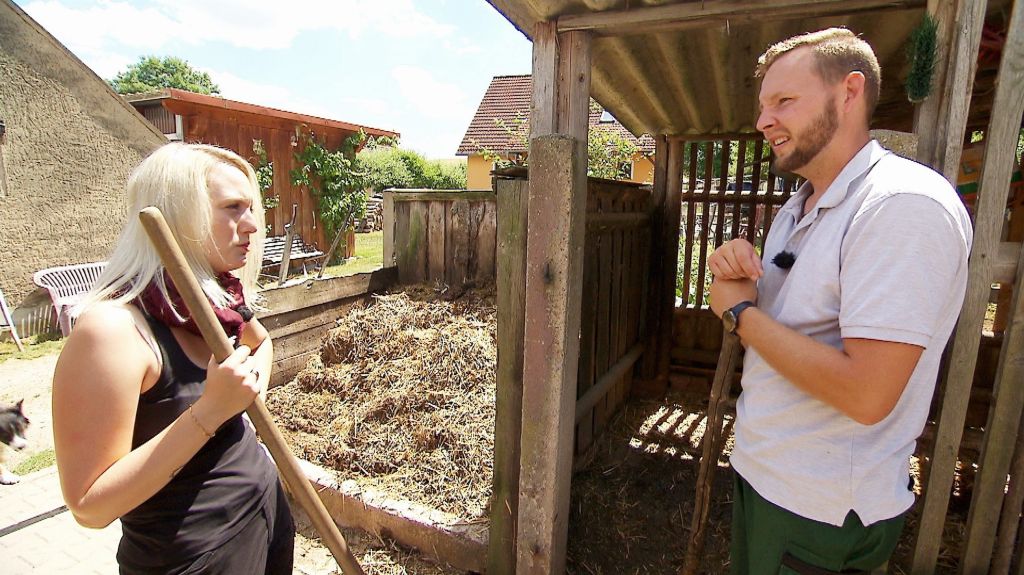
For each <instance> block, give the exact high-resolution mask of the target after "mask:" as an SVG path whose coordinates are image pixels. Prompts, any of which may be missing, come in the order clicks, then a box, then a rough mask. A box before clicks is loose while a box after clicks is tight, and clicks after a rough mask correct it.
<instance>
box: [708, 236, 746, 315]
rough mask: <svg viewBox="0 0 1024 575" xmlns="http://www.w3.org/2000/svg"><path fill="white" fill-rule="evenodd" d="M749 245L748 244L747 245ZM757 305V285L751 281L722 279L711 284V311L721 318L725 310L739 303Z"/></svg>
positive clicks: (718, 278)
mask: <svg viewBox="0 0 1024 575" xmlns="http://www.w3.org/2000/svg"><path fill="white" fill-rule="evenodd" d="M748 245H749V244H748ZM748 300H749V301H752V302H754V303H757V284H756V283H754V280H751V279H745V278H744V279H723V278H721V277H715V281H713V282H711V300H710V302H709V303H710V304H711V311H713V312H715V315H717V316H718V317H722V314H723V313H724V312H725V310H727V309H729V308H731V307H732V306H734V305H736V304H738V303H740V302H741V301H748Z"/></svg>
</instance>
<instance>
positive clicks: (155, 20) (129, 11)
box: [24, 0, 184, 52]
mask: <svg viewBox="0 0 1024 575" xmlns="http://www.w3.org/2000/svg"><path fill="white" fill-rule="evenodd" d="M24 9H25V11H26V12H27V13H28V14H29V15H30V16H32V18H33V19H35V20H36V21H37V22H39V24H41V25H42V26H43V28H46V30H47V31H48V32H49V33H50V34H53V35H54V36H55V37H57V38H58V39H60V41H61V42H63V43H64V44H65V45H67V46H68V47H69V48H71V49H72V51H76V52H77V51H80V50H100V49H102V48H104V47H105V46H106V45H107V44H108V43H109V42H110V41H111V40H115V39H116V41H117V42H120V43H122V44H125V45H127V46H130V47H132V48H138V49H140V50H141V51H146V50H157V49H159V48H160V47H161V46H163V45H165V44H166V43H167V42H168V41H169V40H170V39H172V38H174V37H176V36H178V35H180V34H182V33H183V32H184V30H182V29H181V24H180V22H179V21H178V20H176V19H174V18H171V17H169V16H167V15H165V14H164V13H162V12H161V11H159V10H156V9H154V8H144V9H140V8H136V7H134V6H131V5H129V4H126V3H123V2H106V3H103V4H100V5H97V6H93V7H89V8H80V9H75V8H69V7H67V6H65V5H63V4H61V3H60V2H59V1H56V0H49V1H45V0H44V1H41V2H30V3H28V4H26V5H25V6H24Z"/></svg>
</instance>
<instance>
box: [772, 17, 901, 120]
mask: <svg viewBox="0 0 1024 575" xmlns="http://www.w3.org/2000/svg"><path fill="white" fill-rule="evenodd" d="M804 46H807V47H810V48H811V50H812V51H813V52H814V58H815V61H816V62H817V63H818V66H817V69H818V75H819V76H821V78H822V79H823V80H824V81H825V82H827V83H829V84H835V83H836V82H839V81H840V80H842V79H843V78H845V77H846V75H847V74H849V73H850V72H860V73H862V74H864V79H865V82H864V97H865V98H866V101H867V113H868V120H869V121H870V120H871V116H872V114H874V113H875V106H877V105H878V94H879V92H880V90H881V87H882V69H881V67H880V66H879V65H878V58H876V57H875V52H874V50H872V49H871V46H870V45H869V44H868V43H867V42H865V41H864V40H862V39H860V38H858V37H857V35H856V34H854V33H853V32H851V31H849V30H847V29H846V28H828V29H825V30H819V31H817V32H808V33H807V34H800V35H799V36H793V37H792V38H788V39H786V40H783V41H782V42H779V43H777V44H774V45H772V46H771V47H770V48H768V49H767V50H765V53H764V54H762V55H761V57H760V58H758V59H757V68H756V69H755V70H754V76H755V77H757V78H763V77H764V75H765V74H766V73H767V72H768V68H771V66H772V64H774V63H775V61H776V60H778V59H779V58H780V57H781V56H782V55H784V54H787V53H789V52H791V51H793V50H795V49H797V48H802V47H804Z"/></svg>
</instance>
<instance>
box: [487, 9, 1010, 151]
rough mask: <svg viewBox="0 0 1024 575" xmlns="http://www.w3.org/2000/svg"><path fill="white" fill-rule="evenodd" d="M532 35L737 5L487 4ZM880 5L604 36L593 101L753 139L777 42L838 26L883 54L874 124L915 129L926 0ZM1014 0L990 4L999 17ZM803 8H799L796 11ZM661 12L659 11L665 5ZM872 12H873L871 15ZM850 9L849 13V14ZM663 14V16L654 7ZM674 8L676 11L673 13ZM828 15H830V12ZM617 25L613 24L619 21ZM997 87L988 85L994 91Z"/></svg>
mask: <svg viewBox="0 0 1024 575" xmlns="http://www.w3.org/2000/svg"><path fill="white" fill-rule="evenodd" d="M488 1H489V2H490V3H491V4H492V5H493V6H494V7H495V8H496V9H497V10H498V11H499V12H501V13H502V14H503V15H505V17H506V18H508V19H509V21H510V22H512V24H514V25H515V26H516V27H517V28H518V29H519V30H521V31H522V32H523V33H524V34H525V35H526V36H527V37H528V38H529V37H531V36H532V33H533V30H534V26H535V25H536V23H538V22H542V21H550V20H554V19H557V18H558V17H564V16H568V18H562V21H563V22H566V24H570V23H571V22H569V21H571V20H572V19H573V18H576V20H579V18H578V17H576V16H575V15H590V14H602V13H605V12H607V13H612V12H613V11H618V12H616V13H615V14H616V16H615V18H618V19H619V21H621V22H626V21H628V20H629V17H630V16H632V15H635V14H639V13H640V12H639V11H642V10H647V11H648V12H646V13H647V14H654V13H657V11H658V10H665V7H666V5H670V4H674V5H677V4H691V5H693V8H694V11H705V10H706V11H707V12H708V13H709V14H710V13H712V12H714V11H715V10H719V9H727V8H729V7H730V6H732V7H735V6H737V5H738V3H737V2H735V1H733V0H729V1H728V2H725V1H719V0H643V1H641V0H488ZM878 4H879V2H874V3H871V2H866V1H858V0H848V1H847V2H844V3H839V2H835V1H829V2H820V3H818V4H812V3H808V2H805V3H800V2H796V1H794V0H764V1H762V2H756V3H755V2H751V3H750V5H751V6H757V8H758V9H759V10H763V9H764V8H765V7H766V6H769V5H775V6H778V7H782V6H788V7H793V6H796V7H795V8H793V10H797V9H799V10H803V12H805V13H806V12H808V11H810V10H814V9H816V7H817V6H826V5H827V6H828V7H830V9H831V10H859V11H857V12H855V13H852V14H846V15H840V16H828V17H807V16H803V17H798V18H792V17H790V18H786V17H782V16H778V15H775V16H772V17H770V18H769V17H764V18H761V17H758V14H762V12H756V13H753V15H752V16H751V15H746V14H743V13H739V14H732V15H731V16H730V17H729V18H710V17H705V18H703V19H702V20H694V21H693V22H690V23H689V24H688V25H687V26H688V27H687V28H685V29H679V30H669V31H660V32H647V33H644V32H639V31H638V30H641V29H646V30H655V29H656V27H657V26H658V22H657V21H654V22H646V23H645V24H643V28H635V29H632V30H622V29H620V30H615V31H608V30H604V31H597V32H596V33H595V36H594V39H593V45H592V79H591V95H592V96H593V97H594V98H595V99H596V100H597V101H598V102H600V103H601V105H602V106H604V107H605V108H606V109H608V110H609V111H610V112H611V113H612V114H614V115H615V117H616V118H617V119H618V120H619V121H620V122H622V123H623V124H624V125H625V126H626V128H627V129H629V131H631V132H633V133H635V134H643V133H649V134H668V135H670V136H687V135H692V136H702V135H716V134H736V133H752V132H754V131H755V122H756V116H757V114H756V112H757V84H756V82H755V80H754V78H753V70H754V65H755V64H756V61H757V57H758V56H759V55H760V54H761V53H762V52H763V51H764V50H765V49H766V48H767V47H768V46H770V45H771V44H773V43H774V42H777V41H779V40H782V39H785V38H787V37H789V36H792V35H795V34H799V33H802V32H808V31H813V30H819V29H822V28H827V27H830V26H845V27H847V28H849V29H850V30H853V31H854V32H856V33H858V34H861V35H862V36H863V37H864V39H865V40H867V41H868V42H869V43H870V44H871V45H872V47H873V48H874V50H875V53H876V54H877V56H878V58H879V61H880V63H881V65H882V94H881V98H880V99H879V106H878V109H877V110H876V114H875V120H874V124H873V125H874V127H880V128H890V129H898V130H909V129H910V128H911V124H912V118H913V106H912V105H911V104H910V103H909V102H908V101H907V98H906V95H905V92H904V88H903V79H904V78H905V75H906V70H907V62H906V41H907V38H908V36H909V34H910V32H911V30H913V28H915V27H916V26H917V25H918V23H919V22H920V20H921V17H922V15H923V14H924V5H925V2H924V0H920V1H913V0H908V1H899V0H893V1H892V2H890V3H889V4H892V5H897V7H895V8H893V7H887V8H884V9H883V8H882V7H879V6H877V5H878ZM1008 4H1009V2H1008V1H1007V0H992V1H990V2H989V14H990V17H992V16H994V17H995V18H996V19H999V14H1000V12H1001V10H1002V9H1003V8H1005V7H1006V6H1007V5H1008ZM797 5H799V6H797ZM659 6H660V7H661V8H658V7H659ZM865 6H872V8H871V9H870V10H867V11H865ZM844 7H845V8H844ZM652 9H654V12H651V10H652ZM673 9H674V8H673ZM823 9H824V8H823ZM613 21H614V20H613ZM985 77H986V76H985V74H984V71H981V72H979V81H978V82H976V85H975V94H976V95H975V99H976V100H978V101H977V104H978V105H979V106H978V109H983V108H984V107H985V101H984V98H985V95H986V93H987V92H986V89H985V86H984V82H985ZM990 86H991V84H989V87H990Z"/></svg>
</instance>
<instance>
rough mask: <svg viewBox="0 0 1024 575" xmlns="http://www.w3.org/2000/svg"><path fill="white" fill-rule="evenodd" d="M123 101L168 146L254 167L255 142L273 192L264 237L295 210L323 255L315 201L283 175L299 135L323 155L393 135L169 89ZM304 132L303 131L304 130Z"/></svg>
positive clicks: (309, 239) (303, 231) (277, 232)
mask: <svg viewBox="0 0 1024 575" xmlns="http://www.w3.org/2000/svg"><path fill="white" fill-rule="evenodd" d="M126 99H127V100H128V102H130V103H131V105H132V106H135V108H136V109H137V110H138V111H139V113H141V114H142V115H143V116H145V117H146V119H147V120H149V121H150V122H152V123H153V125H155V126H156V127H157V129H158V130H160V131H161V132H163V133H164V135H165V136H167V138H168V139H169V140H171V141H184V142H201V143H204V144H214V145H217V146H222V147H224V148H228V149H229V150H233V151H235V152H236V153H238V154H239V155H241V156H242V157H243V158H247V159H248V160H249V161H250V162H253V163H254V164H255V160H256V158H255V154H254V153H253V141H254V140H260V141H261V142H262V143H263V146H264V148H265V149H266V152H267V160H268V161H270V162H272V163H273V164H274V188H273V190H272V191H271V192H270V193H271V194H272V195H277V196H278V197H279V199H280V204H279V205H278V206H277V207H276V208H272V209H270V210H268V211H267V223H268V224H270V225H271V226H272V228H271V229H270V231H269V233H268V235H282V234H284V232H285V230H284V225H285V224H287V223H288V222H289V219H290V218H291V214H292V205H293V204H298V206H299V211H298V217H297V221H298V223H299V230H298V231H299V233H300V234H301V235H302V238H303V239H304V240H305V241H306V242H307V243H310V244H314V245H316V246H317V247H319V248H320V249H321V250H324V251H326V249H327V245H328V243H329V242H330V240H331V239H332V238H327V239H326V241H325V238H324V229H323V226H322V225H320V213H319V210H318V209H317V202H316V198H313V197H311V194H310V192H309V190H304V189H298V188H296V187H295V186H293V185H292V184H291V177H290V176H289V172H290V171H291V170H292V169H294V168H295V167H296V165H297V164H296V160H295V153H296V152H298V151H299V150H298V149H297V148H296V145H297V142H298V137H299V130H300V129H306V128H308V130H309V131H311V132H313V133H314V134H315V135H316V137H317V139H318V140H319V141H321V142H322V143H323V144H324V145H325V146H326V147H327V148H328V149H330V150H336V149H338V148H339V147H341V143H342V142H344V141H345V138H348V137H349V136H351V135H352V134H356V133H358V132H359V130H362V131H364V132H365V133H366V135H368V136H377V137H380V136H387V137H389V138H397V137H398V136H399V133H398V132H393V131H390V130H383V129H380V128H371V127H369V126H360V125H358V124H351V123H348V122H341V121H338V120H331V119H327V118H320V117H317V116H310V115H307V114H300V113H296V112H288V111H285V110H278V109H275V108H268V107H266V106H259V105H256V104H248V103H246V102H239V101H236V100H228V99H227V98H221V97H218V96H207V95H204V94H196V93H193V92H188V91H185V90H178V89H175V88H165V89H163V90H159V91H156V92H149V93H145V94H134V95H130V96H127V97H126ZM304 127H305V128H304Z"/></svg>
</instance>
